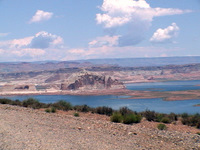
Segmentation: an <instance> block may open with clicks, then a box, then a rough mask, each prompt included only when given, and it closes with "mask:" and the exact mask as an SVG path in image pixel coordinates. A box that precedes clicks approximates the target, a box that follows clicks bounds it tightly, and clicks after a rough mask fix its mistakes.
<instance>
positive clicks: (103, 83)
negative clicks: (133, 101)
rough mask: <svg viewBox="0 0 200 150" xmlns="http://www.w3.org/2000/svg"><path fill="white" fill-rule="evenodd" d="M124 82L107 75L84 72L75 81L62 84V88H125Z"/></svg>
mask: <svg viewBox="0 0 200 150" xmlns="http://www.w3.org/2000/svg"><path fill="white" fill-rule="evenodd" d="M123 88H125V86H124V85H123V83H122V82H119V81H118V80H116V79H115V80H114V79H112V78H111V77H107V76H98V75H94V74H87V73H86V74H84V75H81V76H79V77H78V79H76V80H75V81H74V82H73V83H71V84H66V83H62V84H61V90H93V89H97V90H101V89H123Z"/></svg>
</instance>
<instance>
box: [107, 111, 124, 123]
mask: <svg viewBox="0 0 200 150" xmlns="http://www.w3.org/2000/svg"><path fill="white" fill-rule="evenodd" d="M122 119H123V117H122V115H121V114H120V113H119V112H115V113H113V114H112V116H111V117H110V121H112V122H116V123H120V122H122Z"/></svg>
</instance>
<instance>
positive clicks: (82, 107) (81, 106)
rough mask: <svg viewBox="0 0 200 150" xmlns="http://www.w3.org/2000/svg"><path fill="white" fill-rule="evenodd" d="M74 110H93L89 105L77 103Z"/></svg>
mask: <svg viewBox="0 0 200 150" xmlns="http://www.w3.org/2000/svg"><path fill="white" fill-rule="evenodd" d="M74 110H76V111H80V112H89V111H91V108H90V107H89V106H88V105H76V106H74Z"/></svg>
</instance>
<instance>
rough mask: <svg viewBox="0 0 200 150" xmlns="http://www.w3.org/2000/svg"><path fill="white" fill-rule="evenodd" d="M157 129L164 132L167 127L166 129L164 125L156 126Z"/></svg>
mask: <svg viewBox="0 0 200 150" xmlns="http://www.w3.org/2000/svg"><path fill="white" fill-rule="evenodd" d="M157 128H158V129H159V130H166V129H167V127H166V125H165V124H158V125H157Z"/></svg>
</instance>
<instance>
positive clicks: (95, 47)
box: [0, 0, 200, 62]
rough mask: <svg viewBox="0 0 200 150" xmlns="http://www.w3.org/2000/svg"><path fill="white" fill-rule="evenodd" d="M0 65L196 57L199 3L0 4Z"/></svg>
mask: <svg viewBox="0 0 200 150" xmlns="http://www.w3.org/2000/svg"><path fill="white" fill-rule="evenodd" d="M0 19H1V21H0V62H12V61H45V60H58V61H68V60H80V59H96V58H98V59H99V58H100V59H103V58H138V57H174V56H200V0H76V1H72V0H59V1H58V0H57V1H56V0H0Z"/></svg>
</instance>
